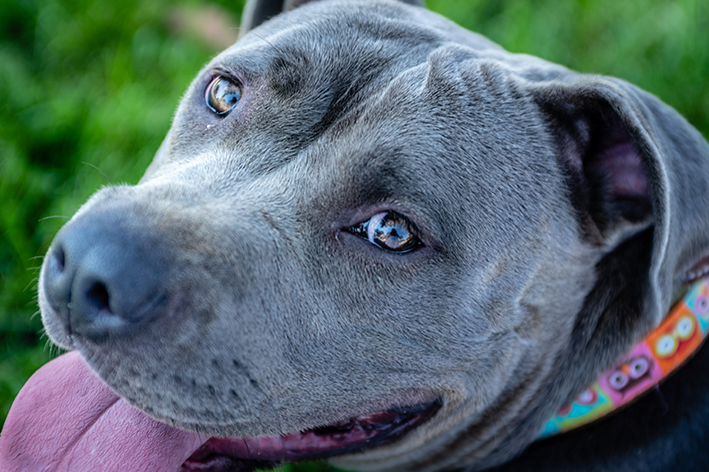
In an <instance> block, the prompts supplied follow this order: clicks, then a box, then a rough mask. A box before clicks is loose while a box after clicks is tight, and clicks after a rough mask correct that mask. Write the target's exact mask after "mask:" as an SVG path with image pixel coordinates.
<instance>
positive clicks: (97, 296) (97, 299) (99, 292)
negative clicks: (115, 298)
mask: <svg viewBox="0 0 709 472" xmlns="http://www.w3.org/2000/svg"><path fill="white" fill-rule="evenodd" d="M108 300H109V297H108V289H107V288H106V286H105V285H104V284H102V283H101V282H94V283H93V284H92V285H91V287H90V288H89V290H88V291H87V293H86V301H88V302H89V304H90V305H91V306H92V307H93V308H94V309H95V310H96V311H97V312H98V311H102V310H108V311H111V308H110V306H109V304H108Z"/></svg>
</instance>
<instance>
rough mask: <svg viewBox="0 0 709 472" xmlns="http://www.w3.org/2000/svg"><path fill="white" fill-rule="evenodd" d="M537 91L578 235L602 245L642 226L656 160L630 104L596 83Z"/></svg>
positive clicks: (648, 215)
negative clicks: (574, 216)
mask: <svg viewBox="0 0 709 472" xmlns="http://www.w3.org/2000/svg"><path fill="white" fill-rule="evenodd" d="M537 92H538V93H537V95H536V99H537V102H538V103H539V105H540V106H541V108H542V110H544V112H545V114H546V116H547V118H548V123H549V125H550V129H551V131H552V133H553V135H554V139H555V144H556V147H557V149H558V155H559V160H560V164H561V166H562V169H563V171H564V173H565V174H566V178H567V184H568V187H569V197H570V199H571V203H572V204H573V206H574V208H575V209H576V212H577V215H578V219H579V224H580V226H581V228H582V230H583V233H584V235H585V236H586V237H587V238H588V239H589V241H591V242H593V243H595V244H599V245H603V244H606V243H607V242H608V241H613V240H616V239H618V233H621V234H622V236H624V237H621V239H625V237H628V236H630V235H632V234H633V233H636V232H638V231H640V230H642V229H644V228H646V227H648V226H649V225H650V224H651V223H652V222H653V217H654V215H653V193H656V192H657V191H661V190H662V189H661V188H652V186H651V178H652V179H656V178H657V177H659V176H658V175H655V174H656V172H657V171H658V169H654V168H653V166H652V163H653V162H656V161H657V160H658V156H657V155H656V154H657V150H656V149H654V147H653V146H652V143H651V142H650V140H649V139H648V136H646V133H644V132H643V131H644V130H643V129H642V126H641V124H640V123H638V122H637V120H636V119H634V118H635V117H634V116H633V115H634V111H633V110H632V109H630V108H631V107H630V105H629V104H628V103H624V102H623V100H622V97H620V96H618V94H617V93H613V92H614V91H613V90H612V89H610V88H609V87H607V86H606V87H603V86H601V84H584V85H581V86H559V85H556V86H552V87H547V88H541V89H539V90H538V91H537ZM656 187H657V186H656Z"/></svg>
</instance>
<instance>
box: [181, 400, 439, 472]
mask: <svg viewBox="0 0 709 472" xmlns="http://www.w3.org/2000/svg"><path fill="white" fill-rule="evenodd" d="M440 406H441V401H440V400H434V401H431V402H426V403H419V404H416V405H411V406H407V407H403V408H393V409H389V410H384V411H379V412H377V413H369V414H365V415H360V416H355V417H352V418H350V419H349V420H347V421H340V422H337V423H334V424H331V425H327V426H321V427H317V428H313V429H309V430H306V431H302V432H297V433H291V434H286V435H281V436H264V437H253V438H250V437H245V438H216V437H215V438H210V439H209V440H208V441H207V442H205V443H204V444H203V445H202V446H201V447H200V448H199V449H198V450H197V451H195V453H194V454H193V455H192V456H190V458H189V459H188V460H187V461H186V462H185V463H184V464H183V465H182V468H181V469H180V471H181V472H188V471H198V470H205V467H207V466H208V468H209V469H208V470H215V471H219V470H222V468H223V469H224V470H234V468H235V464H244V465H245V463H246V462H251V461H258V462H259V463H260V464H259V465H260V466H261V467H263V466H264V465H268V464H269V463H271V462H277V461H294V460H302V459H319V458H323V457H328V456H333V455H336V454H342V453H347V452H354V451H359V450H361V449H364V448H370V447H374V446H379V445H383V444H387V443H390V442H392V441H394V440H396V439H398V438H400V437H401V436H403V435H404V434H406V433H407V432H409V431H410V430H412V429H413V428H415V427H416V426H418V425H420V424H421V423H424V422H425V421H427V420H428V419H429V418H431V417H432V416H433V415H434V414H435V413H436V412H437V411H438V409H439V408H440ZM264 461H265V462H266V464H264V463H263V462H264ZM227 466H228V469H227ZM237 470H238V468H237Z"/></svg>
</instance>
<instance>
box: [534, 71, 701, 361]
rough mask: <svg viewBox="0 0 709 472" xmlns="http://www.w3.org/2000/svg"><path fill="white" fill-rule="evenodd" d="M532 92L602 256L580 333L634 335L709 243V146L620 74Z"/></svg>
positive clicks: (650, 321)
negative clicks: (595, 283) (620, 76)
mask: <svg viewBox="0 0 709 472" xmlns="http://www.w3.org/2000/svg"><path fill="white" fill-rule="evenodd" d="M532 94H533V97H534V100H535V101H536V103H537V104H538V105H539V107H540V109H541V110H542V112H543V116H544V117H545V119H546V121H547V125H548V129H549V130H550V131H551V135H552V137H553V138H552V139H553V141H554V145H555V146H556V149H557V151H558V152H557V155H558V159H559V164H560V167H561V168H562V172H563V173H564V174H565V176H566V180H567V188H568V198H569V199H570V201H571V204H572V206H573V207H574V209H575V211H576V214H577V218H578V222H579V229H580V233H581V234H582V237H583V238H585V240H586V241H587V242H588V244H589V245H592V246H595V247H597V248H598V250H599V251H600V256H601V259H600V261H599V262H598V264H597V266H596V268H595V269H596V277H597V285H596V287H595V288H594V290H593V291H592V293H591V294H589V296H588V298H587V302H586V306H585V308H584V310H585V315H584V316H586V318H587V319H586V320H581V321H580V323H581V326H579V331H578V333H577V334H579V336H582V337H584V338H585V339H579V340H578V341H579V342H580V343H582V344H584V345H586V346H587V347H589V348H590V349H591V350H594V351H595V350H596V349H593V347H592V346H591V344H593V341H592V340H591V339H589V338H588V337H590V336H594V337H596V336H598V337H600V338H603V337H604V336H605V337H606V342H608V339H614V342H617V343H619V344H627V343H628V342H634V341H636V339H631V338H633V337H635V338H637V336H638V335H643V334H644V333H645V332H647V330H649V329H650V328H651V327H654V326H656V325H657V324H659V322H660V321H661V320H662V318H663V317H664V316H665V314H666V313H667V310H668V308H669V306H670V304H671V302H672V298H673V295H674V293H673V292H674V290H675V289H676V288H677V287H678V285H680V281H681V279H682V277H683V274H684V272H685V271H687V270H688V269H689V267H690V266H691V265H692V264H694V263H696V262H697V261H698V260H699V259H700V258H701V257H702V256H703V255H706V253H707V251H709V146H708V145H707V143H706V141H705V140H704V139H703V137H702V136H701V135H700V134H699V133H698V132H697V131H696V130H695V129H694V128H693V127H692V126H691V125H689V124H688V123H687V122H686V121H685V120H684V119H683V118H682V117H681V116H679V114H677V113H676V112H675V111H674V110H672V109H671V108H670V107H668V106H667V105H665V104H664V103H662V102H660V101H659V100H658V99H657V98H655V97H654V96H652V95H650V94H648V93H646V92H643V91H642V90H640V89H638V88H636V87H634V86H632V85H630V84H627V83H626V82H624V81H621V80H618V79H610V78H601V77H588V76H574V77H573V78H571V79H560V80H556V81H554V82H547V83H544V84H538V85H535V86H533V90H532ZM586 322H588V325H587V326H583V324H584V323H586ZM582 333H585V334H582ZM609 337H610V338H609ZM596 347H597V348H601V346H596ZM597 353H598V351H596V354H597Z"/></svg>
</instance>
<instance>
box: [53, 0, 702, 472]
mask: <svg viewBox="0 0 709 472" xmlns="http://www.w3.org/2000/svg"><path fill="white" fill-rule="evenodd" d="M624 87H627V89H626V88H624ZM633 93H636V92H635V91H634V89H631V88H630V87H629V86H627V85H625V84H622V83H615V82H609V81H603V80H602V79H593V80H591V79H584V78H583V77H581V76H577V75H575V74H573V73H571V72H569V71H567V70H566V69H563V68H561V67H559V66H554V65H551V64H548V63H545V62H543V61H540V60H537V59H534V58H530V57H526V56H515V55H511V54H509V53H506V52H504V51H503V50H501V49H500V48H498V47H497V46H495V45H494V44H492V43H489V42H488V41H487V40H485V39H483V38H481V37H479V36H476V35H473V34H471V33H468V32H465V31H463V30H461V29H460V28H458V27H456V26H454V25H453V24H452V23H449V22H447V21H445V20H443V19H441V18H440V17H438V16H436V15H433V14H430V13H427V12H425V11H423V10H421V9H418V8H415V7H409V6H406V5H399V4H394V3H388V2H381V3H367V2H361V3H360V2H345V3H339V2H323V3H322V4H313V5H307V6H304V7H302V8H299V9H296V10H295V11H293V12H291V13H288V14H285V15H280V16H278V17H276V18H274V19H273V20H271V21H269V22H268V23H266V24H264V25H263V26H261V27H259V28H257V29H256V30H254V31H252V32H251V33H249V34H247V35H246V36H245V37H244V38H243V39H242V40H241V41H239V42H238V43H237V44H236V45H235V46H233V47H232V48H230V49H228V50H227V51H225V52H224V53H222V54H221V55H219V56H218V57H216V58H215V59H214V60H213V61H211V63H210V64H209V65H208V66H207V67H205V69H204V70H203V71H202V72H201V73H200V74H199V75H198V77H197V78H196V79H195V81H194V82H193V84H192V85H191V87H190V89H189V90H188V92H187V94H186V95H185V97H184V98H183V100H182V103H181V105H180V107H179V109H178V112H177V115H176V116H175V119H174V123H173V127H172V129H171V130H170V132H169V134H168V136H167V138H166V139H165V142H164V143H163V145H162V147H161V149H160V151H159V152H158V154H157V156H156V158H155V161H154V162H153V164H152V165H151V167H150V168H149V169H148V171H147V173H146V175H145V177H144V178H143V179H142V181H141V182H140V183H139V184H138V185H137V186H134V187H128V186H118V187H112V188H107V189H104V190H102V191H100V192H99V193H97V194H96V195H95V196H94V197H93V198H92V199H91V200H89V202H88V203H87V204H86V205H85V206H84V207H82V209H81V210H80V211H79V212H78V213H77V215H76V216H75V217H74V219H73V220H72V221H71V222H69V223H68V224H67V225H66V227H65V228H64V229H62V231H61V232H60V234H59V235H58V237H57V240H56V241H55V243H54V244H53V246H52V248H51V250H50V253H49V255H48V257H47V258H46V261H45V264H44V267H43V270H42V276H41V281H40V303H41V307H42V316H43V320H44V323H45V326H46V327H47V330H48V333H49V335H50V336H51V337H52V339H53V340H54V341H55V342H57V343H58V344H60V345H62V346H65V347H67V348H71V349H76V350H78V351H80V352H81V354H82V355H83V356H84V358H85V359H86V360H87V362H88V363H89V365H90V366H91V367H92V368H93V369H94V370H95V371H96V372H97V373H98V374H99V376H100V377H101V378H102V379H103V380H104V381H105V382H106V383H107V384H108V385H110V386H111V388H112V389H114V390H115V391H116V392H117V393H118V394H119V395H120V396H122V397H123V398H124V399H126V400H127V401H128V402H130V403H131V404H132V405H134V406H135V407H137V408H138V409H140V410H142V411H144V412H146V413H147V414H149V415H151V416H153V417H155V418H157V419H159V420H162V421H164V422H167V423H169V424H171V425H174V426H177V427H179V428H182V429H186V430H190V431H196V432H199V433H202V434H206V435H210V436H226V437H231V438H234V437H246V436H248V437H257V436H276V435H285V437H286V438H288V437H290V436H288V435H291V436H292V435H293V434H294V433H296V432H299V431H301V432H302V431H305V432H306V433H304V434H306V435H307V434H311V436H312V437H314V438H316V439H312V440H310V442H308V446H307V447H303V449H302V450H299V449H297V448H296V449H293V450H291V451H290V452H289V453H288V454H285V453H283V457H285V458H294V459H298V458H303V457H321V456H329V455H331V454H336V453H337V454H339V453H347V452H352V451H357V452H355V453H352V454H349V455H345V456H344V457H342V458H341V459H340V463H342V464H344V465H346V466H348V467H353V468H361V469H369V470H375V469H382V470H384V469H389V470H402V469H407V468H408V469H422V470H423V469H438V468H442V467H448V466H451V465H456V464H458V465H459V464H477V465H478V466H484V465H491V464H494V463H496V462H499V461H501V460H504V459H505V458H508V457H509V456H510V455H512V454H514V453H516V452H518V451H519V450H520V449H521V448H522V447H524V445H526V444H528V443H529V442H530V441H531V440H532V439H533V438H534V437H535V435H536V433H537V432H538V431H539V428H540V427H541V424H542V422H543V420H544V419H545V418H546V417H547V416H549V415H550V414H551V412H553V411H555V410H556V409H558V407H559V406H560V404H561V403H563V402H564V401H566V400H567V399H568V398H570V396H571V395H574V394H576V393H578V392H579V391H581V390H583V388H584V387H585V386H586V383H587V382H588V381H589V380H591V379H592V378H593V376H594V375H595V374H596V373H597V372H598V371H599V370H600V369H601V368H603V367H605V365H606V364H607V363H608V362H610V361H611V360H613V358H615V357H616V356H617V355H618V354H619V353H620V352H621V351H622V350H623V349H624V348H625V347H626V346H627V345H628V344H629V343H630V342H632V341H634V340H635V339H636V338H637V337H638V336H639V335H640V334H641V333H642V332H644V330H646V329H647V327H648V326H651V325H653V324H655V323H656V322H657V321H659V317H658V316H659V315H658V313H659V312H660V311H661V310H662V307H663V306H664V305H667V304H668V303H669V298H668V297H669V295H668V293H669V292H671V290H670V289H671V286H672V279H673V277H674V275H673V273H671V274H669V275H668V276H666V277H665V276H662V275H661V274H660V275H658V274H659V273H660V270H659V269H657V268H656V267H658V264H660V262H658V263H657V264H656V263H655V262H652V261H655V259H657V257H656V254H657V253H658V252H659V251H665V248H660V249H658V248H657V244H658V241H660V243H661V242H662V241H664V240H665V239H666V236H665V232H666V228H664V226H662V224H664V223H663V221H662V218H663V214H664V213H663V211H664V210H663V209H664V207H665V206H666V205H667V203H666V201H665V200H664V199H665V193H664V192H665V185H666V181H667V178H666V176H665V175H664V174H663V172H664V168H663V167H662V165H660V164H659V163H658V162H659V158H657V157H656V154H657V149H656V141H653V139H655V138H652V137H648V136H649V134H648V132H647V131H646V128H645V127H644V126H645V125H646V122H647V121H648V120H650V119H649V118H648V116H651V113H650V112H649V111H648V110H650V109H651V108H652V107H653V106H656V105H654V102H652V103H651V104H650V105H647V106H646V108H642V107H641V106H640V105H632V106H628V107H626V106H625V105H624V103H626V102H627V101H629V100H630V99H629V98H628V97H631V96H632V98H633V99H637V102H636V103H642V100H646V99H647V98H646V97H645V96H642V97H641V98H638V97H636V96H633V95H632V94H633ZM624 94H627V95H624ZM641 99H642V100H641ZM638 109H639V111H638ZM673 119H678V118H674V117H673ZM654 146H655V147H654ZM658 227H660V229H657V228H658ZM653 237H654V239H653ZM660 246H662V244H660ZM697 251H699V248H697V247H694V248H693V249H692V250H685V252H684V253H683V254H684V256H685V257H687V258H689V257H690V255H693V254H695V253H696V252H697ZM665 252H666V251H665ZM663 254H665V253H664V252H663ZM665 257H666V254H665ZM660 260H661V261H664V260H665V259H660ZM652 264H655V265H652ZM679 265H681V264H677V265H676V266H677V267H679ZM653 267H654V269H653ZM675 269H676V267H675V266H673V270H675ZM658 286H662V287H664V289H663V290H659V289H658V288H657V287H658ZM622 310H625V312H624V314H623V318H622V319H621V318H619V316H620V315H619V314H618V313H620V311H622ZM643 313H644V314H643ZM589 357H590V358H589ZM351 418H355V420H351V421H350V419H351ZM308 432H310V433H308ZM224 441H226V442H228V440H224ZM365 445H368V446H367V447H364V448H363V446H365ZM372 445H374V446H376V447H372ZM230 447H233V446H230ZM263 447H264V449H263V451H264V456H265V457H266V458H267V459H269V458H271V459H273V458H278V457H275V456H273V448H271V449H269V447H268V446H263ZM360 449H362V451H360ZM224 451H225V449H221V450H220V452H221V453H224V454H226V452H224ZM268 453H271V456H269V454H268ZM272 456H273V457H272Z"/></svg>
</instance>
